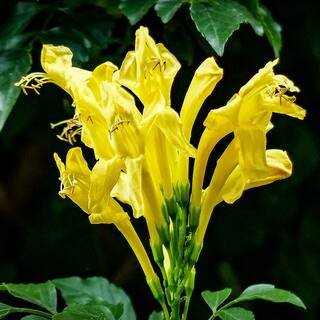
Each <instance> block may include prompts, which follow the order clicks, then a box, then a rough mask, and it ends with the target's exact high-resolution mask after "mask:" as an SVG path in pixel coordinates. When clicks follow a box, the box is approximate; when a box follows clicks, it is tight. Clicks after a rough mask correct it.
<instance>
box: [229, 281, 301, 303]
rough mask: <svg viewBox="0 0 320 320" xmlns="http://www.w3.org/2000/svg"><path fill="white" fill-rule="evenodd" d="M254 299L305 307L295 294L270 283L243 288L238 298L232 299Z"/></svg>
mask: <svg viewBox="0 0 320 320" xmlns="http://www.w3.org/2000/svg"><path fill="white" fill-rule="evenodd" d="M255 299H262V300H268V301H272V302H287V303H291V304H293V305H295V306H297V307H301V308H303V309H306V306H305V305H304V303H303V302H302V301H301V299H300V298H299V297H297V296H296V295H295V294H293V293H291V292H289V291H286V290H282V289H277V288H275V287H274V286H273V285H271V284H256V285H252V286H250V287H248V288H247V289H245V290H244V291H243V292H242V293H241V295H240V296H239V298H237V299H235V300H234V302H242V301H249V300H255Z"/></svg>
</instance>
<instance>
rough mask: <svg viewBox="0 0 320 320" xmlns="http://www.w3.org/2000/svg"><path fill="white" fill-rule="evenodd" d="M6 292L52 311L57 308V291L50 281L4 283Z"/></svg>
mask: <svg viewBox="0 0 320 320" xmlns="http://www.w3.org/2000/svg"><path fill="white" fill-rule="evenodd" d="M4 286H5V287H6V288H7V290H8V292H9V293H10V294H11V295H13V296H14V297H16V298H20V299H23V300H26V301H29V302H31V303H33V304H36V305H38V306H40V307H42V308H44V309H46V310H48V311H50V312H52V313H55V312H56V310H57V292H56V288H55V287H54V285H53V283H52V282H51V281H47V282H45V283H39V284H33V283H30V284H11V283H9V284H4Z"/></svg>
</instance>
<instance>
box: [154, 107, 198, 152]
mask: <svg viewBox="0 0 320 320" xmlns="http://www.w3.org/2000/svg"><path fill="white" fill-rule="evenodd" d="M153 121H154V125H155V126H156V127H158V128H159V129H160V130H161V131H162V133H163V134H164V136H165V137H166V138H167V140H168V141H169V142H170V143H171V144H173V145H174V146H176V148H177V149H179V150H180V151H182V152H185V153H186V154H188V155H190V156H195V148H194V147H193V146H192V145H191V144H190V143H189V142H188V141H187V139H186V138H185V136H184V134H183V131H182V124H181V120H180V118H179V115H178V113H177V112H176V111H174V110H173V109H171V108H167V109H164V110H162V111H161V112H158V113H157V114H156V115H155V117H154V118H153Z"/></svg>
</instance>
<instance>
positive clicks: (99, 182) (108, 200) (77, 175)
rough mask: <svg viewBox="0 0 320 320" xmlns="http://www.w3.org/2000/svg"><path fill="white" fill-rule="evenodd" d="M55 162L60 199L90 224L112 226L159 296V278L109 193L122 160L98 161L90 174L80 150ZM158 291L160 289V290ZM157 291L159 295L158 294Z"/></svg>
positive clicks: (76, 149) (77, 149)
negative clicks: (73, 205)
mask: <svg viewBox="0 0 320 320" xmlns="http://www.w3.org/2000/svg"><path fill="white" fill-rule="evenodd" d="M54 159H55V161H56V164H57V166H58V169H59V171H60V176H61V177H60V180H61V190H60V192H59V194H60V195H61V196H62V197H65V196H67V197H69V198H70V199H71V200H72V201H73V202H75V203H76V204H77V205H79V206H80V208H81V209H82V210H83V211H84V212H86V213H87V214H88V215H89V220H90V222H91V223H93V224H97V223H98V224H101V223H113V224H115V226H116V227H117V228H118V229H119V231H120V232H121V233H122V234H123V235H124V237H125V238H126V239H127V241H128V243H129V245H130V246H131V248H132V250H133V251H134V253H135V254H136V256H137V259H138V261H139V263H140V265H141V267H142V269H143V271H144V273H145V276H146V279H147V282H148V283H149V285H150V287H151V289H152V292H153V294H154V295H155V296H157V295H159V294H161V290H160V289H161V286H160V282H159V279H158V276H157V275H156V273H155V272H154V270H153V267H152V265H151V262H150V260H149V258H148V255H147V253H146V251H145V249H144V247H143V245H142V243H141V241H140V239H139V237H138V235H137V234H136V232H135V230H134V228H133V226H132V224H131V223H130V219H129V216H128V214H127V213H126V212H124V211H123V209H122V207H121V206H120V205H119V203H118V202H117V201H116V200H114V199H113V198H112V197H111V196H110V193H111V190H112V188H113V187H114V185H115V183H116V182H117V180H118V178H119V174H120V171H121V168H122V166H123V160H121V159H119V158H114V159H111V160H99V161H98V162H97V163H96V164H95V166H94V167H93V169H92V171H90V169H89V168H88V166H87V163H86V161H85V159H84V158H83V155H82V151H81V149H80V148H78V147H77V148H72V149H70V150H69V151H68V154H67V159H66V164H64V163H63V162H62V161H61V159H60V158H59V156H58V155H57V154H54ZM159 288H160V289H159ZM159 290H160V293H159Z"/></svg>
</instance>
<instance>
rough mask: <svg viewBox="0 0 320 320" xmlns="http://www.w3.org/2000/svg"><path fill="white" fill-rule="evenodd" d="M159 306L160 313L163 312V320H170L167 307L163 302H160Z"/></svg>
mask: <svg viewBox="0 0 320 320" xmlns="http://www.w3.org/2000/svg"><path fill="white" fill-rule="evenodd" d="M160 304H161V307H162V311H163V314H164V319H165V320H170V317H169V311H168V308H167V305H166V304H165V303H164V302H160Z"/></svg>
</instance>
